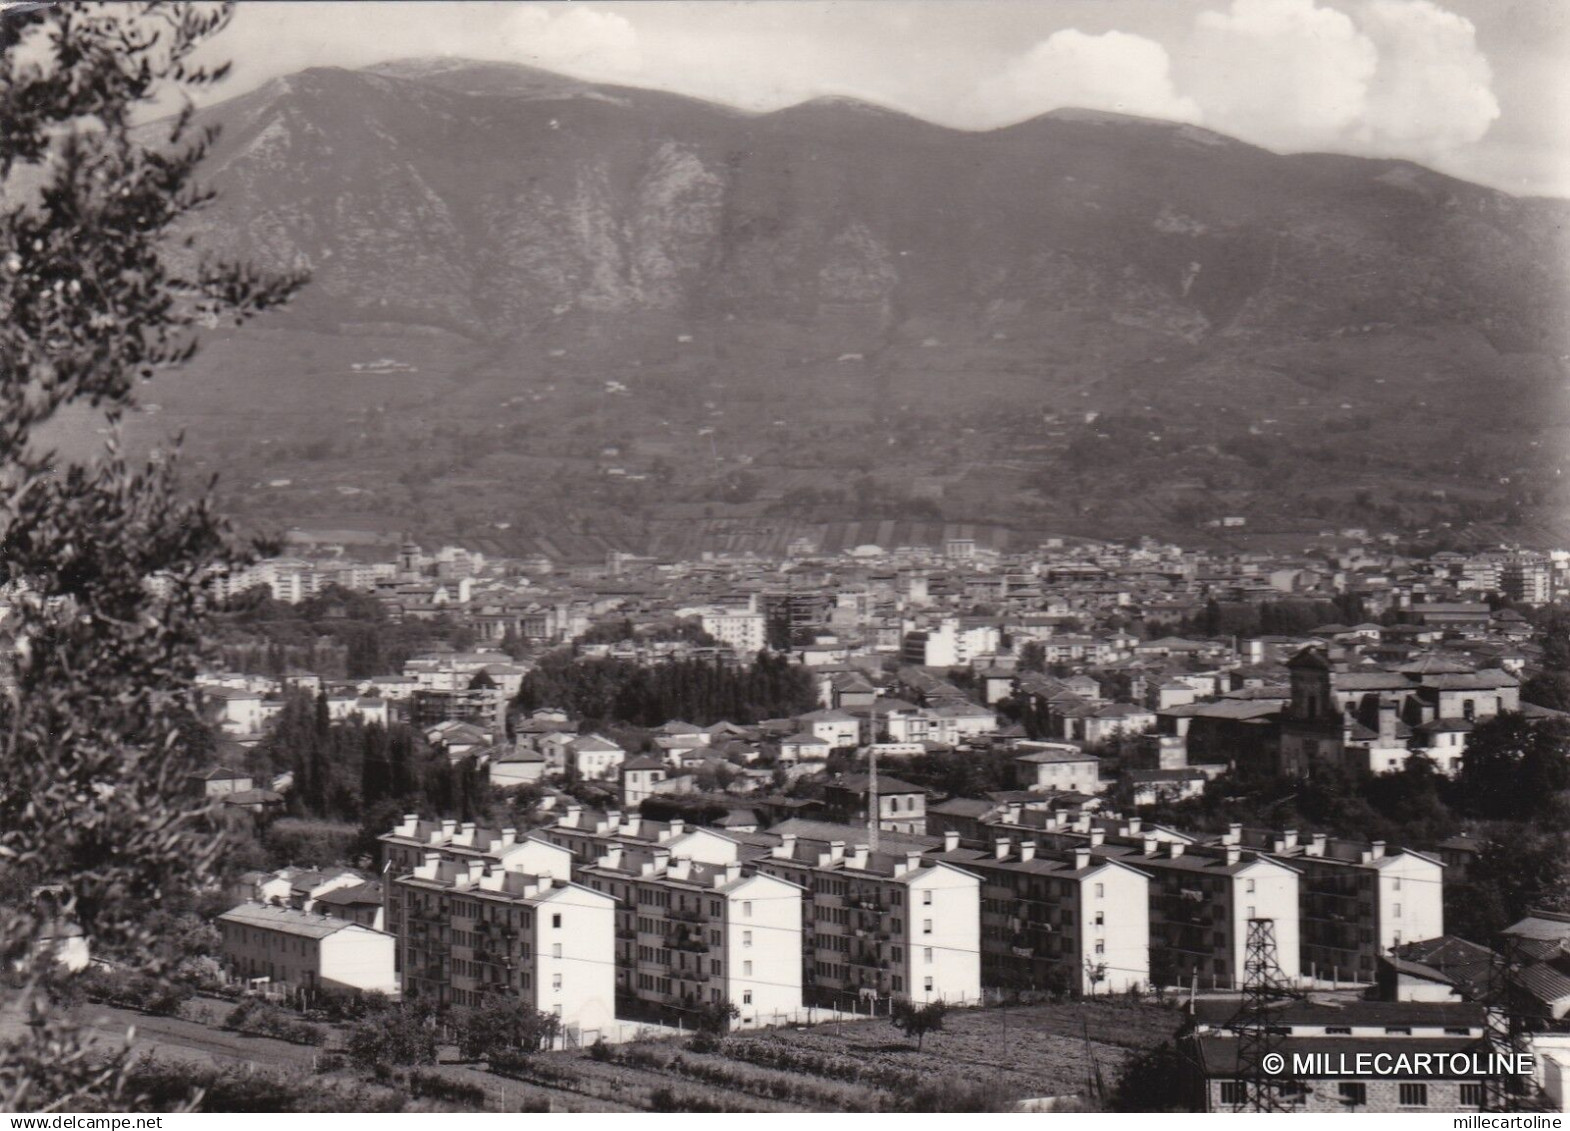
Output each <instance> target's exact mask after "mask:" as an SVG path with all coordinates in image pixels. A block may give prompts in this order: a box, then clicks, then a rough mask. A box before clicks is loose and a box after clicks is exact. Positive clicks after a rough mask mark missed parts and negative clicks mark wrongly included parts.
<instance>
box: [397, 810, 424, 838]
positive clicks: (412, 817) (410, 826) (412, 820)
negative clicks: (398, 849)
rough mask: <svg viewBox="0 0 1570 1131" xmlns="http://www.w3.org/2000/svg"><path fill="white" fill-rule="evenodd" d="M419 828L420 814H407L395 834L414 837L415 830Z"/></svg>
mask: <svg viewBox="0 0 1570 1131" xmlns="http://www.w3.org/2000/svg"><path fill="white" fill-rule="evenodd" d="M419 827H420V815H419V814H418V813H405V814H404V815H403V823H402V824H400V825H399V826H398V827H397V828H396V829H394V830H393V832H395V833H397V834H398V835H399V836H413V835H414V830H415V829H417V828H419Z"/></svg>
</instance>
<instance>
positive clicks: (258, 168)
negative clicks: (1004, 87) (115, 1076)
mask: <svg viewBox="0 0 1570 1131" xmlns="http://www.w3.org/2000/svg"><path fill="white" fill-rule="evenodd" d="M211 113H212V115H213V116H214V117H216V118H217V119H219V120H221V121H223V122H224V124H225V127H226V133H225V136H224V139H223V141H222V143H221V147H220V149H219V151H218V153H217V154H216V157H215V163H214V166H213V172H214V174H215V177H214V179H215V182H216V183H217V185H218V187H220V188H221V189H223V190H224V194H225V195H224V197H223V202H222V205H221V207H220V209H218V210H216V211H215V212H214V213H212V214H211V215H209V216H208V217H207V218H206V221H205V223H206V226H207V228H208V231H207V232H205V233H204V235H205V236H206V237H208V238H210V239H216V240H218V241H220V242H224V243H227V244H228V245H230V246H231V247H233V248H234V249H235V250H238V251H242V252H245V253H247V254H250V255H253V256H255V257H257V258H261V259H264V260H271V261H276V262H281V263H291V264H305V265H308V266H310V267H311V268H312V270H313V271H314V272H315V277H316V281H315V283H314V284H313V286H312V290H311V293H310V294H309V295H308V298H307V300H306V302H305V303H304V304H303V305H304V306H305V307H309V308H310V309H311V310H312V311H313V312H314V313H315V314H316V315H317V316H319V317H323V318H330V319H339V320H354V319H362V318H363V319H375V320H378V321H382V320H387V319H400V320H406V321H423V322H428V323H431V324H434V325H440V326H444V327H448V328H451V329H458V330H461V331H462V332H464V333H465V334H469V335H473V336H475V337H479V338H484V339H487V340H507V339H510V338H514V337H516V336H519V335H529V334H533V333H540V332H543V331H547V330H548V329H549V328H550V327H551V326H552V324H553V323H555V322H560V321H562V320H571V319H574V318H576V317H581V316H589V317H593V316H598V315H605V316H626V315H652V316H668V317H671V318H677V319H685V320H692V319H725V318H727V317H730V318H732V319H733V320H734V319H735V318H748V317H752V318H759V317H761V318H766V319H770V320H780V321H783V322H786V323H789V324H792V325H796V326H799V327H801V328H802V329H803V330H804V331H811V330H813V329H814V328H822V329H825V330H832V331H834V333H835V334H836V336H843V335H844V334H846V333H847V332H849V333H851V334H852V335H853V336H859V337H860V338H861V339H862V341H861V342H860V344H861V345H862V346H863V347H865V348H872V349H875V348H878V347H879V346H881V345H884V344H887V342H888V341H889V340H890V337H891V335H897V334H898V332H899V328H900V327H901V325H904V324H907V323H911V322H912V321H913V320H925V321H930V322H932V323H935V324H942V325H946V326H948V327H950V331H951V334H953V333H958V334H962V335H966V336H969V337H977V336H978V335H979V337H980V338H982V339H989V338H991V336H992V335H995V334H1000V333H1001V334H1004V335H1008V334H1009V333H1010V331H1011V330H1012V331H1014V332H1016V333H1022V334H1024V335H1026V336H1029V334H1030V333H1031V330H1032V326H1033V324H1035V323H1037V322H1038V321H1039V320H1040V319H1042V318H1043V317H1044V316H1059V315H1063V314H1069V315H1072V316H1075V317H1077V318H1080V319H1086V320H1092V321H1101V320H1110V321H1112V322H1113V323H1116V324H1119V325H1123V326H1131V327H1137V328H1139V329H1141V330H1144V331H1147V332H1150V333H1153V334H1156V335H1170V336H1172V337H1174V338H1176V339H1178V340H1180V341H1182V342H1187V343H1197V342H1206V341H1217V342H1219V341H1225V340H1229V339H1236V338H1264V339H1267V340H1272V339H1276V340H1278V339H1281V338H1283V337H1312V336H1316V335H1325V334H1334V333H1338V332H1339V333H1346V332H1356V331H1360V330H1361V329H1362V328H1363V327H1365V326H1369V325H1372V324H1375V323H1380V324H1389V325H1403V326H1404V325H1412V324H1418V323H1435V322H1464V323H1466V324H1468V325H1473V326H1478V327H1481V328H1483V329H1484V330H1485V331H1486V332H1488V333H1489V334H1491V335H1493V336H1496V337H1497V338H1498V339H1499V340H1500V342H1501V344H1502V345H1508V346H1510V347H1512V348H1516V349H1519V348H1521V347H1523V346H1525V347H1527V348H1536V347H1537V346H1540V345H1541V344H1542V343H1544V342H1545V340H1547V338H1549V337H1554V336H1556V335H1561V334H1562V333H1563V325H1562V321H1563V320H1562V319H1560V318H1559V317H1558V308H1559V306H1560V305H1561V304H1559V303H1558V302H1557V301H1556V299H1557V296H1558V295H1559V294H1562V293H1563V288H1564V284H1565V278H1564V272H1565V263H1566V262H1567V260H1566V258H1565V256H1564V255H1563V254H1560V253H1561V252H1562V251H1563V250H1564V239H1563V235H1562V230H1561V228H1560V221H1561V219H1562V218H1563V215H1564V210H1563V209H1561V208H1558V207H1556V206H1552V205H1548V204H1545V203H1542V202H1533V201H1521V200H1515V199H1512V198H1510V197H1507V196H1505V195H1503V194H1500V193H1497V192H1493V191H1490V190H1487V189H1482V188H1479V187H1476V186H1472V185H1467V184H1464V183H1461V182H1457V181H1453V180H1449V179H1447V178H1444V177H1441V176H1438V175H1436V174H1433V173H1431V172H1428V171H1426V170H1423V169H1420V168H1417V167H1414V166H1408V165H1404V164H1400V163H1393V162H1370V161H1360V160H1353V159H1346V158H1336V157H1312V156H1310V157H1280V156H1276V155H1273V154H1270V153H1267V152H1265V151H1262V150H1258V149H1254V148H1252V147H1249V146H1246V145H1243V144H1241V143H1239V142H1235V141H1232V140H1230V139H1227V138H1223V137H1220V136H1219V135H1215V134H1210V133H1207V132H1205V131H1202V130H1197V129H1194V128H1192V127H1188V126H1178V125H1167V124H1162V123H1155V122H1147V121H1141V120H1137V119H1127V118H1120V117H1117V116H1115V115H1100V114H1087V113H1083V112H1060V113H1058V114H1054V115H1049V116H1047V117H1046V118H1043V119H1038V120H1035V121H1031V122H1026V123H1024V124H1022V125H1019V126H1016V127H1012V128H1010V129H1004V130H998V131H994V132H992V133H987V134H967V133H962V132H956V131H951V130H945V129H941V128H938V127H935V126H932V125H929V124H926V123H922V122H918V121H915V120H913V119H909V118H904V117H901V116H900V115H897V114H892V113H886V112H882V111H877V110H874V109H872V108H870V107H866V106H863V105H860V104H857V103H852V102H846V101H844V100H821V101H818V102H813V103H808V104H806V105H803V106H799V107H794V108H792V109H789V110H785V111H781V112H779V113H775V114H768V115H758V116H750V115H744V114H740V113H737V112H734V111H730V110H727V109H724V108H721V107H717V106H713V105H709V104H706V103H702V102H697V101H693V100H689V99H683V98H679V97H675V96H671V95H663V94H656V93H653V92H648V91H636V90H623V89H619V88H612V87H598V86H593V85H590V84H584V83H580V82H576V81H573V80H569V79H563V78H559V77H557V76H551V75H546V74H543V73H541V72H535V71H530V70H528V69H527V68H510V67H502V66H494V65H478V64H476V65H453V64H423V65H422V64H417V63H416V64H394V65H390V66H387V67H383V68H379V69H374V70H371V71H365V72H346V71H335V70H313V71H307V72H305V73H302V74H300V75H296V76H293V77H290V78H287V79H283V80H278V81H276V82H274V83H272V84H269V85H268V86H267V87H264V88H262V89H261V90H258V91H256V92H253V93H252V94H249V95H247V96H245V97H243V98H241V99H238V100H236V101H234V102H232V103H229V104H226V105H223V106H220V107H217V108H215V109H214V110H213V111H211ZM992 340H1002V339H992Z"/></svg>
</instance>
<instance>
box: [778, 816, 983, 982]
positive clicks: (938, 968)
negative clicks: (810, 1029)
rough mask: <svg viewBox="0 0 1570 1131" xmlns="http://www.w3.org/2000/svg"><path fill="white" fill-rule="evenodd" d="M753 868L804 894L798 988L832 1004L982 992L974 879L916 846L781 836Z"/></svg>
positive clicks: (978, 890) (977, 892)
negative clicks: (886, 848)
mask: <svg viewBox="0 0 1570 1131" xmlns="http://www.w3.org/2000/svg"><path fill="white" fill-rule="evenodd" d="M756 867H757V868H758V870H759V871H760V872H763V873H766V874H768V875H772V876H778V877H779V878H781V879H784V880H788V881H790V882H791V883H793V884H796V885H798V886H800V887H801V888H802V889H804V890H805V891H806V892H808V893H809V899H808V901H807V902H806V903H805V904H804V906H803V914H804V916H805V918H804V922H803V928H802V929H803V943H804V947H805V949H804V951H803V955H802V963H803V984H804V985H805V986H807V987H808V989H809V992H810V996H812V997H813V998H815V999H816V1000H817V1001H820V1002H822V1003H824V1004H838V1005H839V1006H841V1007H844V1006H846V1005H847V1004H848V1003H849V1002H851V1001H854V1000H860V999H861V998H869V999H874V998H875V999H882V1000H888V999H890V998H894V997H902V998H906V999H908V1000H910V1001H914V1002H930V1001H939V1000H942V1001H948V1002H954V1003H962V1002H975V1001H977V1000H978V999H979V998H980V996H981V880H980V879H979V877H977V876H976V875H975V874H974V873H971V872H967V871H963V870H962V869H960V868H956V867H954V866H953V865H952V864H946V863H943V862H941V861H934V860H924V859H923V858H922V856H921V854H920V852H919V851H915V850H911V851H903V852H901V853H899V854H898V855H890V854H886V853H881V852H879V853H874V852H871V851H870V850H869V849H868V846H867V845H866V844H855V845H852V846H850V847H849V848H848V849H847V846H846V842H845V841H843V840H833V841H813V840H802V839H798V838H797V837H796V836H794V835H789V834H786V835H784V836H782V837H781V838H780V843H779V844H778V845H777V846H775V848H774V849H773V851H772V853H771V854H770V855H769V856H767V857H763V858H761V859H759V860H758V861H757V862H756Z"/></svg>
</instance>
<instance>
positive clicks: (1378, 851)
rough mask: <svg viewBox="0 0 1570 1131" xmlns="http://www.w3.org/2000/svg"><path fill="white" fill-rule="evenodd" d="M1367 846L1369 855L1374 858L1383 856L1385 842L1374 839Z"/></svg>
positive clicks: (1378, 858) (1382, 857) (1381, 858)
mask: <svg viewBox="0 0 1570 1131" xmlns="http://www.w3.org/2000/svg"><path fill="white" fill-rule="evenodd" d="M1368 847H1369V855H1371V856H1372V857H1373V858H1374V859H1375V860H1383V859H1384V858H1385V842H1384V841H1382V840H1376V841H1374V843H1372V844H1370V845H1369V846H1368Z"/></svg>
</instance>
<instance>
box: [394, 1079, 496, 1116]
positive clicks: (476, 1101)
mask: <svg viewBox="0 0 1570 1131" xmlns="http://www.w3.org/2000/svg"><path fill="white" fill-rule="evenodd" d="M408 1085H409V1095H411V1096H413V1097H414V1098H415V1099H425V1098H429V1099H434V1100H442V1101H444V1102H445V1103H450V1104H454V1105H460V1106H464V1107H469V1108H472V1109H474V1110H478V1111H483V1110H485V1105H486V1100H487V1097H486V1095H485V1089H484V1088H482V1087H480V1086H479V1085H478V1084H465V1083H464V1082H463V1081H461V1080H449V1079H448V1078H447V1077H445V1076H443V1075H442V1074H441V1073H439V1072H420V1071H418V1070H416V1071H414V1072H410V1073H409V1077H408Z"/></svg>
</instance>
